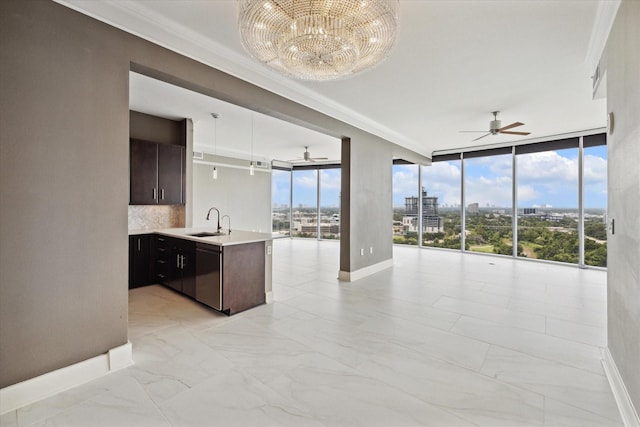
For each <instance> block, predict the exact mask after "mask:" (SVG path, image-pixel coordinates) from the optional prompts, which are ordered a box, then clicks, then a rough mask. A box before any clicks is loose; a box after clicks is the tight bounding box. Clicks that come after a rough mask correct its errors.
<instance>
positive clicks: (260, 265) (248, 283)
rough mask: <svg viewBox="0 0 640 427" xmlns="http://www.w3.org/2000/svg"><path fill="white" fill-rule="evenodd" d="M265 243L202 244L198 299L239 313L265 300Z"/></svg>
mask: <svg viewBox="0 0 640 427" xmlns="http://www.w3.org/2000/svg"><path fill="white" fill-rule="evenodd" d="M264 251H265V245H264V242H257V243H247V244H242V245H232V246H224V247H219V246H215V245H207V244H201V243H198V245H197V248H196V300H198V301H200V302H202V303H204V304H206V305H208V306H210V307H212V308H215V309H216V310H220V311H222V312H223V313H225V314H235V313H238V312H241V311H244V310H247V309H249V308H251V307H255V306H257V305H260V304H264V303H265V294H264V285H265V276H264V275H265V253H264Z"/></svg>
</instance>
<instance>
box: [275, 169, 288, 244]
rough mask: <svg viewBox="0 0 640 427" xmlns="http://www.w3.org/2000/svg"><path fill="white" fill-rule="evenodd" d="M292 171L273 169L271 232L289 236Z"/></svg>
mask: <svg viewBox="0 0 640 427" xmlns="http://www.w3.org/2000/svg"><path fill="white" fill-rule="evenodd" d="M290 203H291V171H290V170H280V169H272V170H271V232H272V233H274V234H275V235H279V236H288V235H289V232H290V224H291V209H290V208H291V204H290Z"/></svg>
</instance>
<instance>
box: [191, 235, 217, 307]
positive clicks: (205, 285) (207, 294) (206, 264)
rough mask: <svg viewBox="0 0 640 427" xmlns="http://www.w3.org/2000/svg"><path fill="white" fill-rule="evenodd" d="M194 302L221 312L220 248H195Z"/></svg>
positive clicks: (198, 246) (202, 246)
mask: <svg viewBox="0 0 640 427" xmlns="http://www.w3.org/2000/svg"><path fill="white" fill-rule="evenodd" d="M196 300H198V301H200V302H201V303H203V304H206V305H208V306H209V307H212V308H215V309H216V310H222V247H220V246H216V245H207V244H203V243H198V244H197V246H196Z"/></svg>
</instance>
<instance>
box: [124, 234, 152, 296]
mask: <svg viewBox="0 0 640 427" xmlns="http://www.w3.org/2000/svg"><path fill="white" fill-rule="evenodd" d="M151 239H152V236H150V235H148V234H141V235H135V236H129V289H133V288H138V287H140V286H146V285H150V284H151V283H152V282H153V277H152V275H151V252H150V250H151V249H150V242H151Z"/></svg>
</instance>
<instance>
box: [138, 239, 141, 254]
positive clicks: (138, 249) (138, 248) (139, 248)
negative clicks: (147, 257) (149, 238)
mask: <svg viewBox="0 0 640 427" xmlns="http://www.w3.org/2000/svg"><path fill="white" fill-rule="evenodd" d="M140 240H142V239H140V238H139V237H138V252H140Z"/></svg>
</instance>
